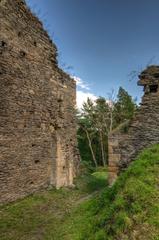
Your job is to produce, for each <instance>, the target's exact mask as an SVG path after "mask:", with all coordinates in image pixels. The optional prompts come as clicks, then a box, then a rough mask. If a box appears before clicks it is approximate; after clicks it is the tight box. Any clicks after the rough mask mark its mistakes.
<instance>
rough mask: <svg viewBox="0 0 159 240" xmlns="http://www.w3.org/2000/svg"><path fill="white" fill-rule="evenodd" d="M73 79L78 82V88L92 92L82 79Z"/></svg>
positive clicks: (74, 77)
mask: <svg viewBox="0 0 159 240" xmlns="http://www.w3.org/2000/svg"><path fill="white" fill-rule="evenodd" d="M72 78H73V79H74V80H75V81H76V83H77V86H78V87H80V88H82V89H85V90H90V88H89V86H88V84H87V83H85V82H84V81H83V80H82V79H81V78H79V77H76V76H72Z"/></svg>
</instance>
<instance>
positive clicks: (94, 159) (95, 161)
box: [84, 129, 98, 167]
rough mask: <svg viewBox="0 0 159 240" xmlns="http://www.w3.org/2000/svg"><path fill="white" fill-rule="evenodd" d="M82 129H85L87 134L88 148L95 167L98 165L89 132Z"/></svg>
mask: <svg viewBox="0 0 159 240" xmlns="http://www.w3.org/2000/svg"><path fill="white" fill-rule="evenodd" d="M84 131H85V133H86V135H87V139H88V143H89V148H90V151H91V154H92V158H93V161H94V164H95V166H96V167H98V164H97V160H96V157H95V154H94V151H93V148H92V142H91V139H90V136H89V133H88V131H87V130H86V129H84Z"/></svg>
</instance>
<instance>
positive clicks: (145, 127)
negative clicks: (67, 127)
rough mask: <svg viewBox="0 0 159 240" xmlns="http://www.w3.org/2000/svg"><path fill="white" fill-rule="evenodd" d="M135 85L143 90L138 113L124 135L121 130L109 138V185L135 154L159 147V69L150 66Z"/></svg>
mask: <svg viewBox="0 0 159 240" xmlns="http://www.w3.org/2000/svg"><path fill="white" fill-rule="evenodd" d="M139 77H140V80H139V82H138V85H141V86H144V96H143V98H142V103H141V106H140V109H139V111H138V112H137V113H136V115H135V117H134V119H132V120H131V121H130V123H129V129H128V132H126V133H123V130H122V129H123V128H124V126H121V127H120V128H118V129H117V130H115V131H113V132H112V133H111V135H110V136H109V183H110V184H113V182H114V181H115V180H116V178H117V176H118V175H119V173H120V172H121V171H123V170H124V169H125V168H126V167H127V166H128V165H129V163H130V162H131V161H132V160H134V158H135V157H136V156H137V154H138V153H139V152H140V151H141V150H142V149H144V148H145V147H149V146H151V145H152V144H155V143H159V87H158V86H159V66H150V67H148V68H147V69H146V70H145V71H143V72H142V73H141V75H140V76H139Z"/></svg>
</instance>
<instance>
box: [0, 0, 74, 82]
mask: <svg viewBox="0 0 159 240" xmlns="http://www.w3.org/2000/svg"><path fill="white" fill-rule="evenodd" d="M0 8H1V11H0V15H1V16H0V17H1V18H3V16H4V15H7V16H10V18H11V20H12V21H10V25H8V26H7V27H5V28H8V29H6V31H5V30H4V29H3V30H2V31H3V41H2V43H1V45H3V44H5V43H6V42H5V41H6V40H7V39H8V36H7V34H8V31H11V30H12V32H15V34H14V33H12V34H13V35H14V36H12V38H13V39H10V43H12V46H13V45H14V42H13V41H15V35H16V36H17V41H19V44H20V46H21V48H23V51H24V52H25V53H26V55H27V56H29V57H31V58H32V46H31V45H30V44H31V42H32V45H33V46H34V47H37V48H38V50H39V51H38V54H39V55H40V61H43V63H44V64H46V65H47V63H48V62H50V61H51V62H52V69H53V70H55V71H56V72H57V75H58V73H59V76H56V81H58V83H60V84H64V85H65V84H69V85H75V80H74V79H73V78H71V77H70V75H69V74H67V73H66V72H64V71H63V70H62V69H60V68H59V66H58V59H57V57H58V51H57V47H56V45H55V44H54V42H53V41H52V39H51V38H50V36H49V35H48V33H47V31H46V30H45V28H44V26H43V24H42V22H41V21H40V20H39V19H38V18H37V17H36V16H35V15H34V14H33V13H32V12H31V10H30V9H29V7H28V6H27V4H26V2H25V0H14V1H13V0H0ZM1 24H2V23H1V22H0V25H1ZM29 35H32V39H30V36H29ZM28 38H29V41H28ZM44 43H45V44H44ZM43 53H47V56H48V57H47V59H46V57H45V59H44V56H45V54H43Z"/></svg>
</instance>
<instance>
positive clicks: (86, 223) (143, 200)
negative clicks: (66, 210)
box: [71, 145, 159, 240]
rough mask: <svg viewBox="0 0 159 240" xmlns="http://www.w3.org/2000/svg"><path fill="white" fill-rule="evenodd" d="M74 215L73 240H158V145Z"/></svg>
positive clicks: (141, 155)
mask: <svg viewBox="0 0 159 240" xmlns="http://www.w3.org/2000/svg"><path fill="white" fill-rule="evenodd" d="M75 216H76V219H75ZM75 216H74V224H73V226H74V230H73V232H74V237H73V238H71V239H73V240H75V239H81V240H86V239H87V240H159V145H158V146H154V147H152V148H151V149H147V150H145V151H144V152H143V153H142V154H140V156H139V157H138V159H137V160H136V161H135V162H133V163H132V164H131V166H130V167H129V168H128V169H127V171H126V172H125V173H123V174H122V175H121V176H120V177H119V179H118V180H117V182H116V184H115V185H114V186H113V187H112V188H110V189H106V190H105V191H104V192H103V193H102V194H101V196H100V197H98V199H95V200H91V201H89V202H87V203H84V204H83V205H82V206H80V207H79V209H77V210H76V214H75ZM75 226H76V230H75ZM77 229H79V230H77ZM72 236H73V235H72Z"/></svg>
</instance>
